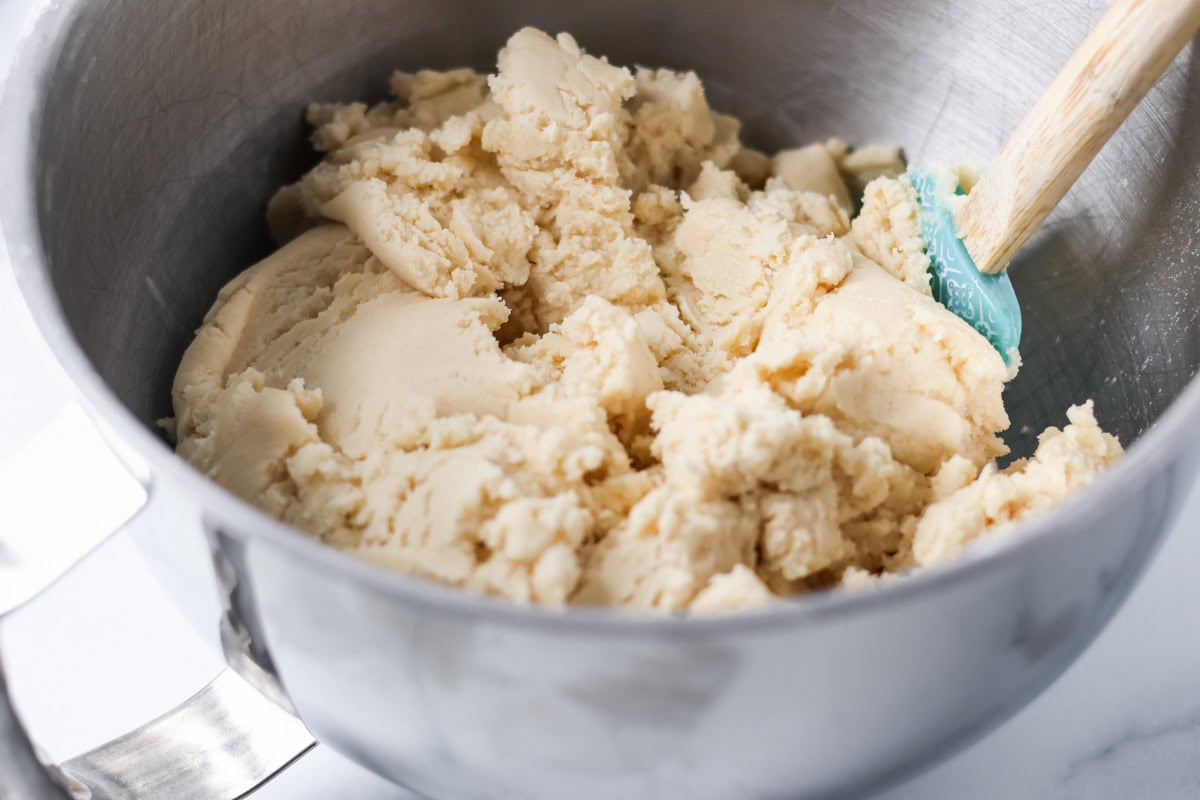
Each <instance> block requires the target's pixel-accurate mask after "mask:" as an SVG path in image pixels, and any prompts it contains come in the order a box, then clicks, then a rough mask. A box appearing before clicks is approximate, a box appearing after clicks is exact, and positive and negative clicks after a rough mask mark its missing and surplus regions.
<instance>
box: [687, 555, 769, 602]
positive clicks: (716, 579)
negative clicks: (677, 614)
mask: <svg viewBox="0 0 1200 800" xmlns="http://www.w3.org/2000/svg"><path fill="white" fill-rule="evenodd" d="M773 602H775V595H773V594H772V593H771V590H770V589H768V588H767V585H766V584H765V583H763V582H762V579H761V578H759V577H758V575H756V574H755V572H754V570H752V569H750V568H749V567H747V566H746V565H745V564H737V565H736V566H734V568H733V569H731V570H729V572H722V573H721V574H720V575H714V576H712V578H710V579H709V581H708V585H707V586H705V587H704V588H703V589H701V590H700V593H699V594H697V595H696V599H695V600H693V601H692V604H691V605H690V606H689V607H688V610H689V611H691V612H692V613H693V614H716V613H724V612H728V611H740V610H744V609H748V608H761V607H764V606H769V605H771V603H773Z"/></svg>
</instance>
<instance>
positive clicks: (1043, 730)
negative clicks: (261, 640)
mask: <svg viewBox="0 0 1200 800" xmlns="http://www.w3.org/2000/svg"><path fill="white" fill-rule="evenodd" d="M29 4H30V3H29V0H0V74H3V73H4V72H6V71H7V66H8V63H9V60H10V58H11V52H12V43H13V40H14V39H15V37H16V34H17V32H18V30H19V21H20V19H21V17H22V16H23V14H24V11H25V9H26V8H27V7H28V6H29ZM0 257H2V254H0ZM0 266H2V265H0ZM13 291H14V287H13V285H12V281H11V276H10V275H8V274H7V272H6V270H4V269H0V306H3V308H0V312H2V313H0V368H2V369H3V370H4V374H6V375H18V376H20V378H19V380H17V381H11V382H10V381H7V380H6V382H5V384H4V387H5V391H0V458H3V457H4V456H5V455H6V454H7V453H10V452H12V451H13V450H14V449H15V448H16V446H17V445H19V444H20V443H21V442H22V441H23V440H24V439H25V438H27V437H28V435H30V434H31V433H32V432H33V431H34V430H36V428H37V426H38V423H39V422H40V421H44V420H45V419H47V418H48V415H49V414H51V413H52V412H53V411H54V410H55V409H56V407H57V405H58V401H59V398H61V397H62V396H63V395H62V391H63V390H62V388H61V385H60V383H59V381H60V380H61V376H59V375H58V374H57V373H56V368H55V367H53V365H50V364H48V359H49V356H48V354H47V353H46V352H45V351H44V349H43V347H42V345H41V344H40V342H39V341H38V340H37V339H36V335H35V334H34V333H33V331H32V328H31V323H30V322H29V320H28V319H27V318H26V317H25V315H24V314H23V311H22V310H21V309H19V308H13V304H12V303H11V302H9V301H8V300H9V298H11V295H12V292H13ZM156 512H157V513H156ZM168 524H169V521H168V520H166V519H164V518H162V515H161V510H160V509H154V508H153V507H152V508H151V513H148V514H147V515H145V516H142V517H139V518H138V519H137V520H135V522H134V523H132V525H133V526H140V527H143V528H147V529H153V528H154V527H155V526H158V527H162V526H166V525H168ZM1197 529H1200V491H1194V492H1193V493H1192V496H1191V498H1190V500H1189V502H1188V503H1187V505H1186V507H1185V508H1184V510H1183V512H1182V515H1181V516H1180V518H1179V520H1178V521H1177V522H1176V524H1175V526H1174V530H1173V531H1172V532H1171V534H1170V536H1169V537H1168V539H1167V541H1166V543H1165V544H1164V546H1163V548H1162V550H1161V551H1160V552H1159V554H1158V556H1157V557H1156V559H1155V561H1154V563H1153V564H1152V565H1151V567H1150V569H1149V571H1148V572H1147V574H1146V575H1145V577H1144V578H1143V579H1142V581H1141V583H1140V584H1139V585H1138V587H1137V588H1136V589H1135V591H1134V593H1133V594H1132V596H1131V597H1130V598H1129V600H1128V602H1127V603H1126V604H1125V606H1124V607H1123V608H1122V609H1121V611H1120V612H1119V613H1118V615H1117V616H1116V618H1115V619H1114V620H1113V622H1112V623H1111V624H1110V625H1109V627H1108V628H1107V629H1106V630H1105V631H1104V633H1102V634H1101V636H1100V638H1099V639H1098V640H1097V641H1096V642H1095V644H1093V645H1092V647H1091V648H1090V649H1089V650H1088V651H1087V652H1085V653H1084V655H1083V656H1082V657H1081V658H1080V659H1079V660H1078V661H1077V662H1076V663H1075V664H1074V665H1073V666H1072V667H1071V668H1070V669H1069V670H1068V671H1067V673H1066V674H1065V675H1064V676H1063V677H1062V678H1061V679H1059V681H1058V682H1056V683H1055V684H1054V685H1053V686H1051V687H1050V688H1049V689H1048V690H1047V691H1046V692H1045V693H1044V694H1042V695H1041V696H1040V697H1039V698H1037V699H1036V700H1035V701H1034V702H1033V703H1032V704H1031V705H1029V706H1028V707H1027V708H1026V709H1024V710H1023V711H1021V712H1020V713H1018V714H1017V715H1016V716H1015V717H1014V718H1013V719H1011V720H1009V721H1008V722H1007V723H1005V724H1004V725H1003V726H1001V727H1000V728H999V729H998V730H996V731H995V732H993V733H992V734H991V735H989V736H987V737H986V738H984V739H983V740H982V741H980V742H977V743H975V744H973V745H971V746H969V747H967V748H966V749H965V750H963V751H962V752H960V753H958V754H956V755H953V756H952V757H950V758H948V759H947V760H946V761H944V762H943V763H942V764H941V765H939V766H937V767H935V768H933V769H932V770H930V771H928V772H926V773H924V774H923V775H921V776H918V777H916V778H914V779H912V780H909V781H908V782H906V783H904V784H902V785H899V786H896V787H894V788H892V789H891V790H889V791H886V792H884V793H883V794H881V795H877V796H876V800H928V799H929V798H971V799H972V800H1041V799H1042V798H1080V799H1085V798H1086V800H1108V798H1113V800H1116V799H1117V798H1120V800H1126V799H1127V798H1135V797H1136V798H1164V799H1167V800H1169V799H1171V798H1196V797H1200V626H1198V625H1197V624H1196V623H1195V619H1196V616H1197V611H1200V581H1197V580H1196V579H1195V577H1194V574H1195V569H1194V566H1193V565H1194V564H1196V563H1197V562H1200V530H1197ZM214 628H215V626H214ZM214 639H215V637H214ZM0 652H3V654H4V658H5V664H6V668H7V670H8V673H9V680H10V685H11V689H12V690H13V693H14V695H15V696H16V702H17V706H18V708H19V709H20V711H21V712H22V714H23V716H24V718H25V720H26V723H27V725H28V726H29V728H30V730H31V732H32V733H33V736H34V738H35V739H36V741H37V742H38V743H39V745H40V746H41V747H42V749H43V750H44V751H45V752H46V753H47V754H48V755H49V756H50V757H52V758H54V759H56V760H59V759H64V758H67V757H69V756H71V755H74V754H76V753H78V752H82V751H83V750H86V749H88V748H90V747H92V746H94V745H96V744H98V743H100V742H102V741H105V740H106V739H108V738H111V737H113V736H115V735H117V734H119V733H121V732H123V731H125V730H128V729H130V728H132V727H135V726H136V725H138V724H140V723H142V722H145V721H146V720H148V719H150V718H152V717H154V716H156V715H157V714H160V713H162V712H163V711H165V710H167V709H169V708H171V707H173V706H174V705H175V704H177V703H179V702H180V701H182V700H184V699H185V698H186V697H188V696H189V695H190V694H191V693H192V692H193V691H195V690H196V689H198V688H199V687H200V686H202V685H203V684H204V683H205V682H207V681H208V680H209V679H211V678H212V677H214V676H215V675H216V674H217V672H218V671H219V670H220V668H221V666H222V664H221V661H220V659H219V657H218V655H217V654H216V651H215V649H214V648H213V647H212V646H211V645H210V643H209V642H205V641H202V639H201V638H200V637H199V636H198V635H197V634H196V633H195V632H194V630H193V628H191V627H190V626H188V625H186V624H185V622H184V620H183V619H182V617H181V616H180V614H179V612H177V611H176V610H175V609H174V608H173V607H172V605H171V603H170V602H169V600H168V599H167V597H166V595H165V594H164V592H163V590H162V589H161V588H160V586H159V584H158V582H157V580H156V579H155V578H154V577H153V576H152V575H151V574H150V572H149V570H148V568H147V566H146V564H145V563H144V561H143V560H142V557H141V554H140V553H139V551H138V550H137V548H136V547H135V546H134V544H133V542H132V541H131V538H130V535H129V532H128V531H126V532H123V533H120V534H118V535H117V536H115V537H114V538H113V539H111V540H109V542H108V543H106V544H105V545H104V546H103V547H102V548H101V549H100V550H99V551H98V552H97V553H95V554H94V555H93V556H92V557H91V558H90V559H89V560H87V561H86V562H85V563H84V564H83V565H81V566H80V567H79V568H77V569H76V570H74V571H73V572H72V573H71V574H69V575H68V576H67V577H66V578H64V579H63V580H62V581H61V582H60V583H59V584H57V585H56V586H55V587H54V588H52V589H51V590H50V591H49V592H47V593H46V594H45V595H43V596H42V597H40V598H38V599H37V600H36V601H34V602H33V603H31V604H30V605H28V606H27V607H25V608H23V609H21V610H20V611H19V612H17V613H15V614H14V615H12V616H11V617H10V618H8V619H6V620H4V623H3V625H2V626H0ZM255 797H256V798H261V800H318V798H319V799H320V800H326V799H327V798H330V797H344V798H355V800H399V799H400V798H412V797H414V795H412V794H410V793H408V792H405V791H403V790H401V789H397V788H396V787H393V786H391V785H389V784H387V783H385V782H383V781H382V780H380V779H378V778H376V777H374V776H372V775H371V774H369V773H367V772H366V771H364V770H362V769H360V768H358V767H357V766H355V765H353V764H351V763H350V762H348V761H346V760H345V759H343V758H341V757H340V756H339V755H337V754H336V753H334V752H332V751H330V750H328V749H326V748H321V747H318V748H316V749H315V750H314V751H312V752H310V753H309V754H308V755H306V756H305V757H304V758H302V759H300V761H298V762H297V763H296V764H294V765H293V766H292V767H290V768H289V769H288V770H287V771H286V772H284V773H283V774H282V775H281V776H279V777H278V778H277V779H276V780H275V781H274V782H272V783H271V784H269V785H268V786H266V787H265V788H264V789H262V790H261V791H260V792H259V793H256V794H255Z"/></svg>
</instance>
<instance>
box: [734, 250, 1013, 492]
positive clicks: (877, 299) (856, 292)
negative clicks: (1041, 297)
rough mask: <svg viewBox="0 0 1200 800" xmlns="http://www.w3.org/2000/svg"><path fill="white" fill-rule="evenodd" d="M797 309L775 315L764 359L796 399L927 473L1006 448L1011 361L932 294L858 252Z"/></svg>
mask: <svg viewBox="0 0 1200 800" xmlns="http://www.w3.org/2000/svg"><path fill="white" fill-rule="evenodd" d="M791 312H792V307H791V306H788V305H784V306H781V307H780V311H779V313H778V314H776V315H769V316H768V318H767V320H766V322H765V324H764V331H763V341H762V344H760V346H759V348H758V351H757V353H756V354H755V359H756V361H757V362H758V363H759V364H760V366H761V368H762V369H763V370H764V372H765V373H766V374H767V375H768V380H769V382H770V383H771V385H772V386H773V387H774V388H775V390H776V391H778V392H780V393H781V394H782V395H783V396H785V397H787V398H788V400H789V401H790V402H791V403H792V405H793V406H794V407H796V408H798V409H800V410H801V411H804V412H806V413H819V414H824V415H827V416H828V417H830V418H831V419H832V420H833V421H834V422H835V423H836V424H837V425H838V427H839V428H840V429H841V430H843V431H845V432H847V433H850V434H851V435H853V436H855V437H865V436H876V437H878V438H880V439H882V440H883V441H885V442H887V443H888V445H889V446H890V448H891V450H892V453H893V454H894V455H895V456H896V458H897V459H899V460H900V461H902V462H904V463H906V464H908V465H910V466H912V467H913V468H915V469H917V470H918V471H920V472H922V473H925V474H932V473H933V472H935V471H936V470H937V468H938V467H939V466H940V465H941V464H942V463H943V462H945V461H947V460H948V459H950V458H952V457H953V456H955V455H961V456H963V457H965V458H967V459H969V460H971V461H972V462H973V463H975V464H976V465H977V466H980V467H981V466H983V464H985V463H986V462H988V461H989V460H991V459H993V458H995V457H997V456H999V455H1003V454H1004V453H1005V452H1006V448H1005V447H1004V444H1003V443H1002V442H1001V441H1000V439H999V438H998V437H997V436H996V432H997V431H1001V430H1004V429H1005V428H1007V427H1008V416H1007V414H1006V413H1005V411H1004V403H1003V401H1002V399H1001V393H1002V391H1003V388H1004V382H1005V380H1006V379H1007V377H1008V370H1007V368H1006V367H1005V364H1004V360H1003V359H1002V358H1001V357H1000V354H999V353H997V352H996V351H995V349H994V348H992V347H991V345H990V344H988V342H987V340H986V339H984V338H983V337H982V336H980V335H979V334H977V333H976V332H975V331H974V330H973V329H972V328H971V327H970V326H969V325H968V324H967V323H965V322H963V321H962V320H961V319H959V318H958V317H956V316H955V315H954V314H952V313H951V312H949V311H948V310H946V309H945V308H944V307H943V306H941V305H939V304H938V303H937V302H935V301H934V300H933V299H932V298H931V297H928V296H926V295H924V294H921V293H918V292H916V291H913V290H912V289H910V288H909V287H908V286H905V285H904V284H902V283H900V282H898V281H896V280H895V279H894V278H892V276H890V275H888V274H887V272H885V271H884V270H882V269H881V268H880V267H879V266H877V265H876V264H875V263H874V262H871V261H869V260H867V259H866V258H863V257H862V256H855V257H854V259H853V270H852V271H851V273H850V274H849V276H848V277H847V278H846V279H845V281H844V282H843V283H842V284H841V285H839V286H838V287H837V288H836V289H834V290H832V291H831V292H829V294H828V295H827V296H825V297H824V298H823V299H822V300H821V301H820V302H819V303H817V305H816V308H815V309H813V311H812V312H811V313H810V314H808V315H807V316H805V317H804V318H802V319H796V318H795V315H794V314H793V313H791Z"/></svg>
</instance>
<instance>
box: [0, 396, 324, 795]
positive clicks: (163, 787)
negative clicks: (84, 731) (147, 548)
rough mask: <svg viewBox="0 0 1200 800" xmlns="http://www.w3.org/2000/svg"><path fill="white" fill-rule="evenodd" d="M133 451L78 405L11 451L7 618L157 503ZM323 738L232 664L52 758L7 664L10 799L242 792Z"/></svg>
mask: <svg viewBox="0 0 1200 800" xmlns="http://www.w3.org/2000/svg"><path fill="white" fill-rule="evenodd" d="M132 460H133V459H122V458H119V457H118V456H117V454H116V453H115V452H114V450H113V448H112V447H110V446H109V444H108V443H107V442H106V441H105V439H104V437H103V436H102V435H101V433H100V432H99V431H98V430H97V427H96V425H95V424H94V423H93V422H92V421H91V420H90V419H89V418H88V416H87V414H86V413H85V412H84V411H83V409H82V408H81V407H80V406H79V405H78V404H77V403H74V402H69V403H68V404H67V405H66V406H64V408H63V410H62V411H61V412H60V413H59V414H58V415H57V417H55V418H54V420H53V421H52V422H51V423H50V424H49V425H48V426H47V427H46V428H45V429H43V430H42V431H40V432H39V433H38V434H37V435H35V436H34V438H33V439H31V440H30V441H29V443H28V444H26V445H25V446H24V447H22V448H21V449H20V450H18V451H17V452H16V453H15V454H14V455H12V456H10V457H8V458H5V459H4V460H0V490H2V492H3V500H2V501H0V617H3V616H4V615H5V614H7V613H8V612H9V611H11V610H13V609H15V608H17V607H18V606H20V605H23V604H24V603H25V602H26V601H28V600H31V599H32V598H33V597H34V596H36V595H37V594H39V593H40V592H41V591H42V590H44V589H45V588H47V587H48V586H50V585H51V584H52V583H54V581H56V580H57V579H58V578H59V577H61V576H62V575H63V574H64V573H65V572H66V571H67V570H69V569H70V568H71V567H72V566H74V565H75V564H77V563H78V562H79V561H80V560H81V559H83V558H84V557H85V556H87V554H88V553H90V552H92V550H94V549H95V548H96V546H97V545H99V544H100V543H101V542H103V541H104V540H105V539H107V538H108V537H109V536H110V535H112V534H113V533H114V532H116V531H117V530H118V529H120V528H121V526H123V525H124V524H125V523H126V522H128V521H129V520H130V519H132V518H133V516H134V515H135V514H137V512H138V511H140V510H141V509H142V507H144V506H145V504H146V501H147V500H148V499H149V495H150V489H149V488H148V487H149V480H148V476H147V475H145V474H139V471H138V470H137V469H136V468H135V467H134V466H132V465H131V464H130V463H128V462H130V461H132ZM142 472H143V473H144V470H143V471H142ZM313 744H314V741H313V738H312V735H311V734H309V732H308V731H307V730H306V729H305V727H304V725H303V723H301V722H300V721H299V720H298V719H296V718H295V717H294V716H292V715H291V714H289V713H288V712H287V711H285V710H284V709H283V708H282V707H280V706H279V705H277V704H276V703H274V702H272V701H271V700H268V699H267V698H266V697H265V696H264V695H263V694H262V693H260V692H259V691H258V690H256V689H254V688H252V687H251V685H250V684H249V683H247V682H246V681H245V680H243V679H242V678H241V677H240V676H238V675H237V674H236V673H234V672H233V671H232V670H226V671H224V672H223V673H221V674H220V675H219V676H217V678H216V679H215V680H214V681H213V682H212V683H210V684H209V685H208V686H206V687H205V688H204V689H202V690H200V691H199V692H198V693H196V694H195V695H193V696H192V697H191V698H190V699H188V700H187V701H185V702H184V703H182V704H181V705H179V706H178V707H176V708H175V709H174V710H172V711H169V712H168V713H166V714H164V715H163V716H161V717H159V718H158V719H156V720H154V721H153V722H150V723H148V724H147V725H144V726H142V727H141V728H138V729H137V730H135V731H133V732H132V733H128V734H126V735H124V736H122V737H120V738H118V739H114V740H113V741H112V742H109V743H108V744H105V745H102V746H101V747H98V748H96V749H95V750H92V751H90V752H88V753H85V754H84V755H82V756H79V757H78V758H74V759H71V760H70V761H67V762H65V763H64V764H62V765H60V766H57V767H55V766H47V765H44V764H43V763H42V760H41V759H40V758H39V757H38V755H37V752H36V750H35V748H34V746H33V744H32V743H31V742H30V740H29V737H28V735H27V734H26V733H25V731H24V729H23V727H22V725H21V723H20V720H19V719H18V717H17V715H16V713H15V711H14V709H13V706H12V701H11V699H10V697H9V694H8V689H7V685H6V682H5V679H4V672H3V664H2V663H0V776H3V777H2V779H0V800H30V799H31V798H36V799H37V800H43V798H46V799H47V800H49V799H53V800H64V799H65V798H79V799H80V800H82V798H87V799H88V800H118V798H119V799H120V800H234V798H238V797H242V796H243V795H245V794H246V793H247V792H249V791H251V790H253V789H254V788H256V787H258V786H259V785H261V784H262V783H264V782H265V781H266V780H268V779H269V778H271V777H272V776H273V775H274V774H275V773H277V772H278V771H279V770H281V769H283V768H284V767H286V766H287V765H288V764H290V763H291V762H292V761H293V760H295V759H296V758H298V757H299V756H301V755H302V754H304V753H305V752H306V751H307V750H308V749H309V748H311V747H312V746H313Z"/></svg>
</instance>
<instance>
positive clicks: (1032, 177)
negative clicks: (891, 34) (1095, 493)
mask: <svg viewBox="0 0 1200 800" xmlns="http://www.w3.org/2000/svg"><path fill="white" fill-rule="evenodd" d="M1197 30H1200V0H1116V1H1115V2H1114V3H1113V4H1112V6H1110V7H1109V9H1108V11H1106V12H1105V14H1104V16H1103V17H1101V19H1100V21H1099V22H1098V23H1097V24H1096V26H1095V28H1093V29H1092V31H1091V33H1089V34H1088V36H1087V38H1086V39H1084V41H1083V44H1082V45H1080V47H1079V49H1078V50H1076V51H1075V53H1074V55H1072V56H1071V58H1070V60H1069V61H1068V62H1067V64H1066V66H1064V67H1063V69H1062V71H1061V72H1059V74H1058V76H1057V77H1056V78H1055V79H1054V82H1053V83H1051V84H1050V87H1049V88H1048V89H1047V90H1046V92H1045V94H1043V95H1042V97H1041V99H1039V100H1038V101H1037V103H1036V104H1035V105H1034V107H1033V109H1032V110H1030V112H1029V113H1028V115H1027V116H1026V117H1025V119H1024V120H1022V122H1021V124H1020V125H1019V126H1018V127H1017V129H1016V130H1015V131H1013V133H1012V135H1011V136H1009V138H1008V141H1007V142H1005V144H1004V146H1003V147H1002V148H1001V150H1000V152H999V154H998V155H997V156H996V158H995V159H993V160H992V162H991V163H990V164H989V165H988V166H987V168H986V169H984V171H983V173H982V175H981V176H980V177H979V180H978V181H976V182H975V184H974V185H973V186H960V185H957V184H956V177H955V176H954V171H953V170H946V169H937V168H932V169H931V168H919V169H914V170H910V171H909V179H910V181H911V182H912V185H913V188H914V190H915V191H916V193H917V198H918V200H919V202H920V207H921V226H922V235H923V238H924V239H925V242H926V247H927V250H926V252H927V253H928V255H929V257H930V260H931V265H930V275H931V281H932V288H933V294H934V297H935V298H936V299H937V300H938V301H939V302H940V303H942V304H943V305H945V306H946V307H947V308H949V309H950V310H951V311H953V312H954V313H955V314H957V315H958V316H960V317H962V318H963V319H964V320H966V321H967V322H969V323H970V324H971V325H972V326H974V327H975V329H976V330H978V331H979V332H980V333H981V334H983V335H984V336H986V337H987V338H988V341H990V342H991V343H992V344H993V345H994V346H995V347H996V349H997V350H999V351H1000V353H1001V355H1003V356H1004V358H1005V361H1008V362H1009V363H1010V364H1011V363H1012V361H1013V359H1014V358H1015V357H1016V348H1017V345H1018V344H1019V343H1020V340H1021V309H1020V306H1019V305H1018V304H1017V297H1016V294H1015V293H1014V292H1013V287H1012V283H1011V282H1010V281H1009V279H1008V275H1007V274H1006V272H1005V270H1006V269H1007V268H1008V264H1009V262H1010V261H1011V260H1012V258H1013V256H1014V255H1016V253H1017V252H1018V251H1019V250H1020V249H1021V247H1022V246H1024V244H1025V243H1026V242H1028V241H1029V238H1030V237H1031V236H1032V235H1033V233H1034V231H1036V230H1037V228H1038V226H1039V225H1041V224H1042V221H1043V220H1045V219H1046V217H1047V216H1048V215H1049V214H1050V212H1051V211H1053V210H1054V208H1055V206H1057V205H1058V203H1059V201H1060V200H1062V198H1063V195H1065V194H1066V193H1067V190H1068V189H1070V188H1071V186H1072V185H1073V184H1074V183H1075V181H1076V180H1077V179H1078V178H1079V176H1080V175H1081V174H1082V173H1083V171H1084V169H1085V168H1086V167H1087V165H1088V164H1090V163H1091V161H1092V159H1093V158H1095V156H1096V154H1097V153H1098V152H1100V148H1101V147H1103V146H1104V143H1105V142H1107V141H1108V140H1109V138H1111V137H1112V135H1113V133H1115V132H1116V130H1117V128H1119V127H1120V126H1121V123H1122V122H1124V121H1125V119H1126V117H1128V116H1129V114H1130V113H1131V112H1132V111H1133V109H1134V107H1135V106H1137V104H1138V102H1139V101H1140V100H1141V99H1142V97H1143V96H1145V94H1146V92H1147V91H1149V90H1150V87H1151V86H1153V85H1154V84H1155V82H1156V81H1157V80H1158V79H1159V77H1160V76H1161V75H1162V74H1163V72H1165V71H1166V69H1167V66H1168V65H1169V64H1170V63H1171V62H1172V61H1173V60H1174V58H1175V56H1176V55H1178V54H1179V51H1180V50H1182V49H1183V47H1184V45H1186V44H1187V43H1188V41H1189V40H1190V39H1192V37H1194V36H1195V35H1196V32H1197Z"/></svg>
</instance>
